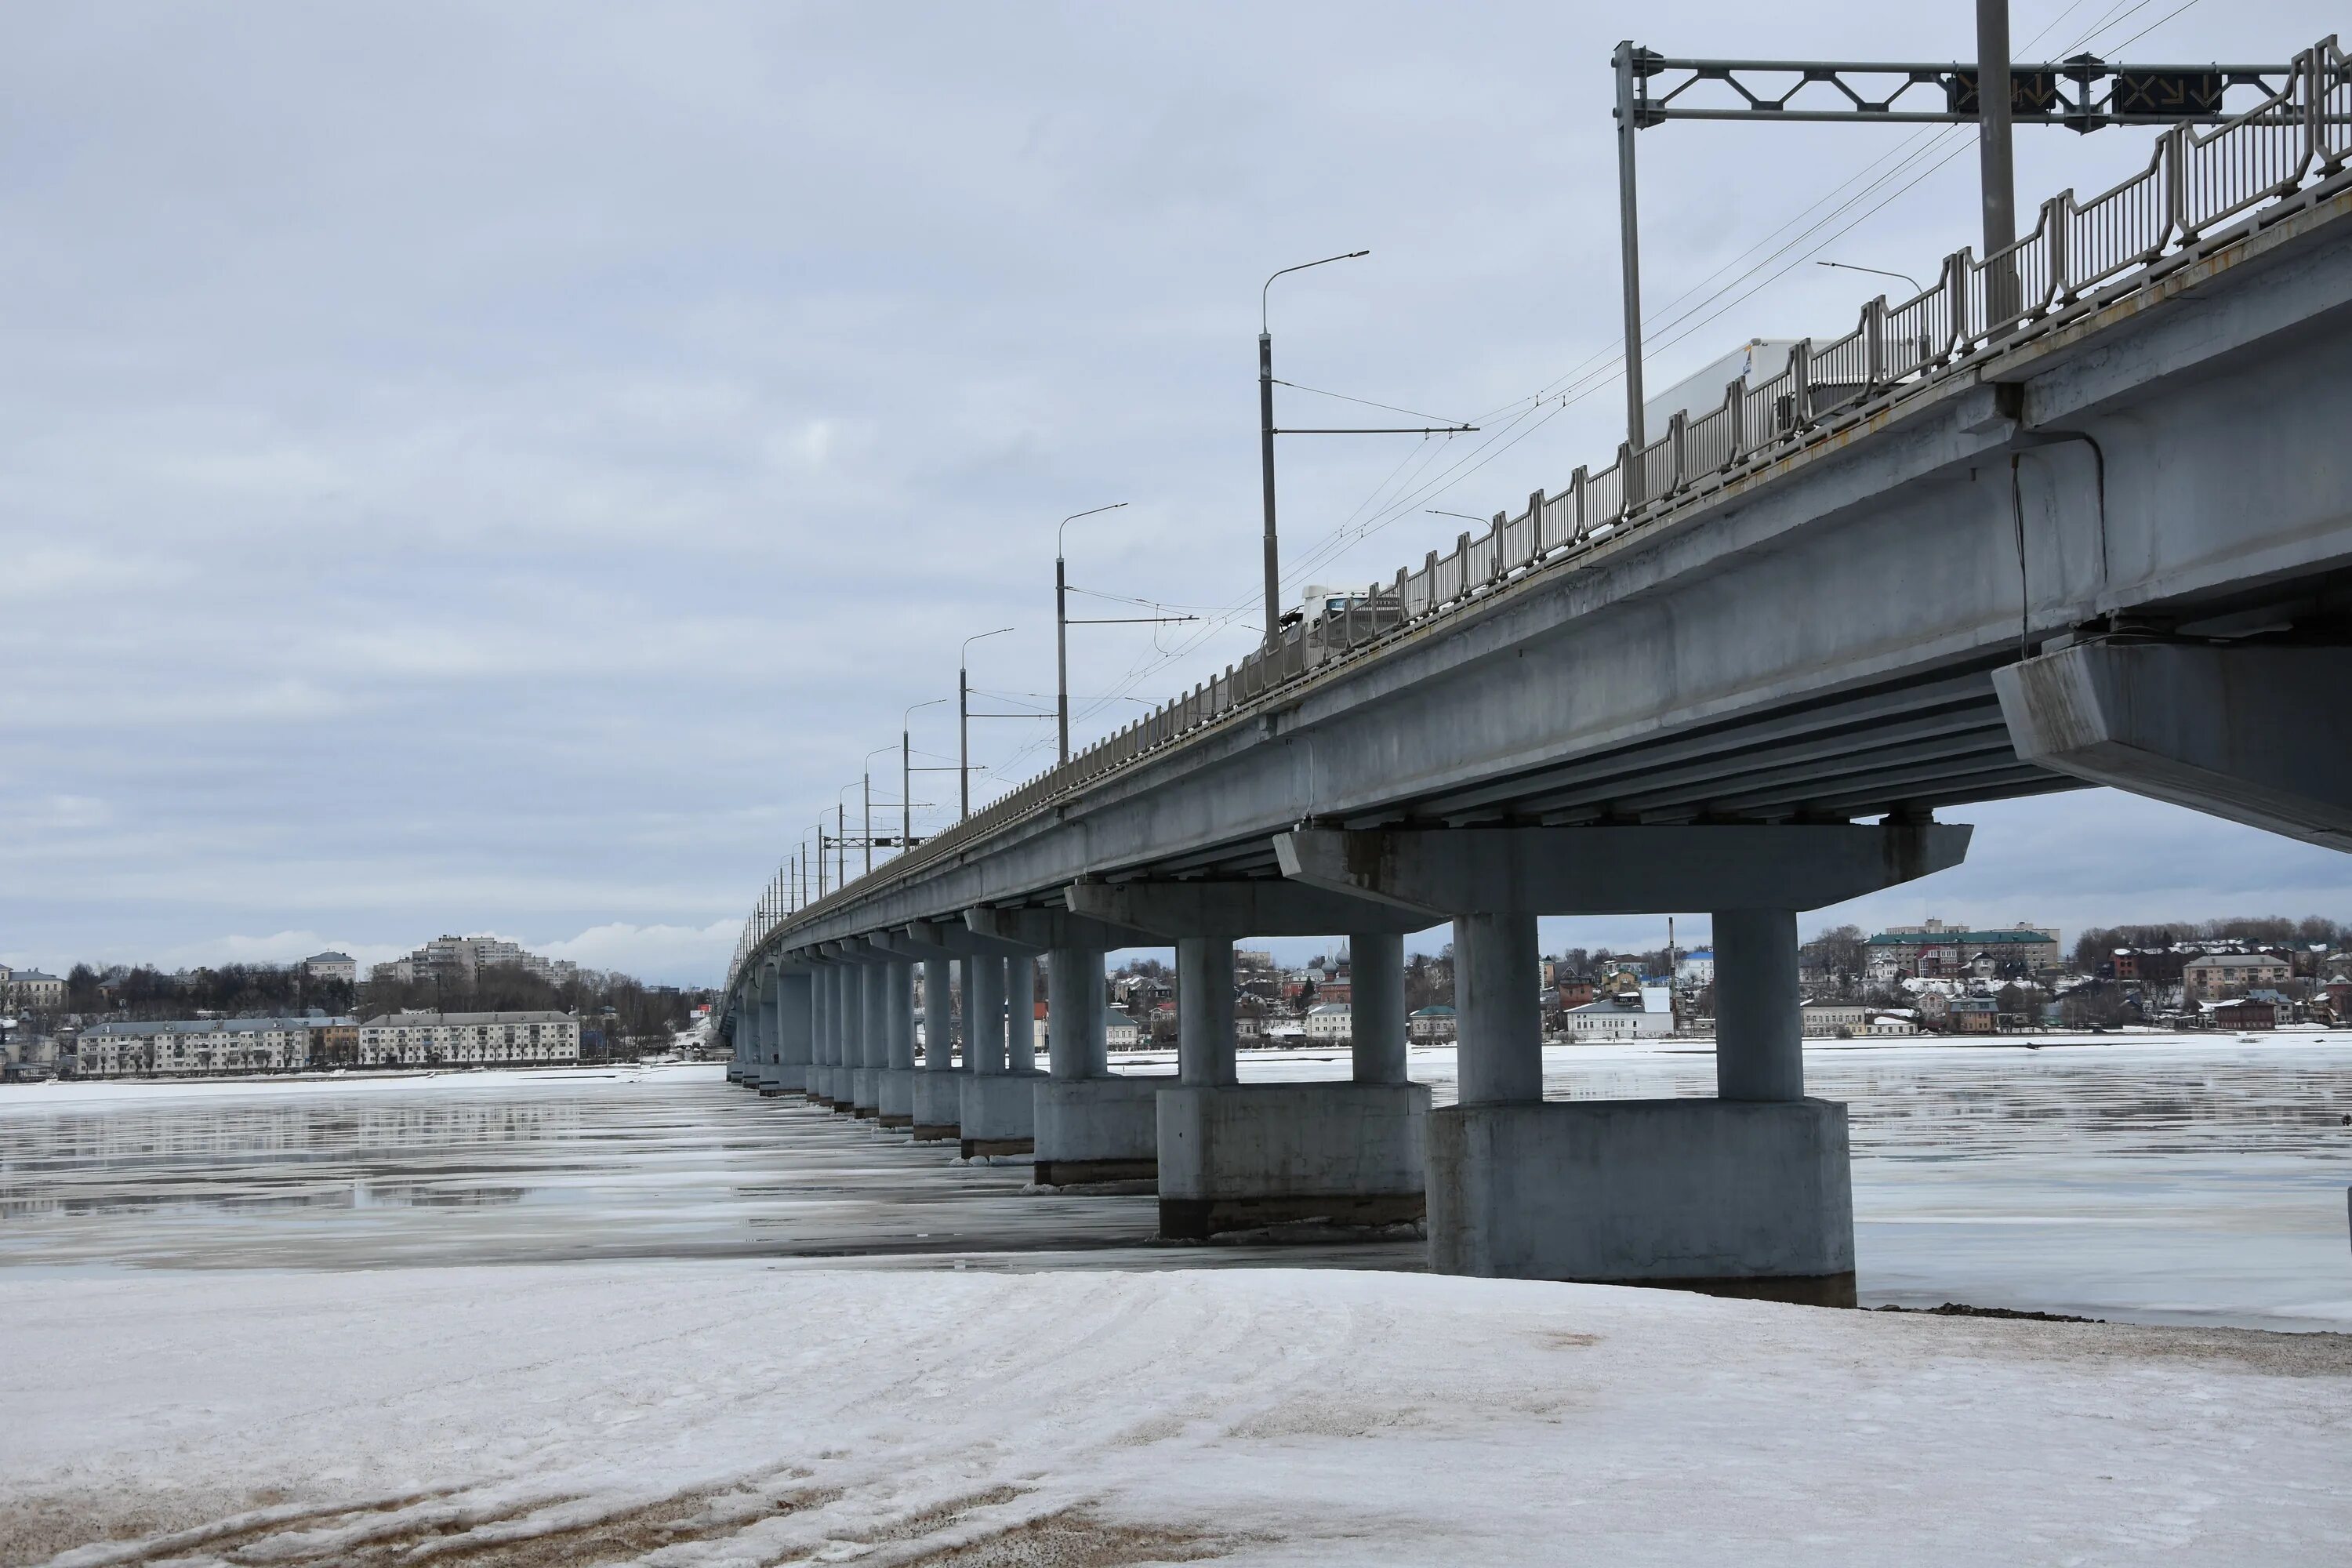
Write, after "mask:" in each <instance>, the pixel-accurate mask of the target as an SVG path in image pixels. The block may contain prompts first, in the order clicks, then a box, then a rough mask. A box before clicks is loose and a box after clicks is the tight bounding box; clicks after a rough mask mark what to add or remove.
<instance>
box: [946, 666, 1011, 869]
mask: <svg viewBox="0 0 2352 1568" xmlns="http://www.w3.org/2000/svg"><path fill="white" fill-rule="evenodd" d="M1012 629H1013V628H1012V627H1011V626H999V627H997V628H996V629H995V630H994V631H992V632H975V633H973V634H972V635H971V637H966V638H964V639H963V651H962V652H961V653H960V654H958V655H957V656H956V779H957V785H956V787H957V792H958V807H959V809H960V810H961V813H962V815H961V816H958V817H957V818H956V820H957V821H959V822H961V821H964V820H965V819H967V818H969V817H970V816H971V645H972V644H974V643H976V642H978V641H980V640H981V639H982V637H1003V635H1004V634H1005V633H1007V632H1009V631H1011V630H1012Z"/></svg>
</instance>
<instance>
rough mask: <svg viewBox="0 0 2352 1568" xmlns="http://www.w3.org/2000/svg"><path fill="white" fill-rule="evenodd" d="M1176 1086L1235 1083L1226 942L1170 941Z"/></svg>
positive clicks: (1229, 942)
mask: <svg viewBox="0 0 2352 1568" xmlns="http://www.w3.org/2000/svg"><path fill="white" fill-rule="evenodd" d="M1096 1016H1097V1018H1099V1017H1100V1016H1101V1015H1100V1014H1099V1013H1097V1015H1096ZM1176 1081H1177V1082H1178V1083H1180V1084H1181V1085H1183V1086H1184V1087H1185V1088H1187V1089H1219V1088H1223V1086H1225V1085H1227V1084H1232V1083H1238V1082H1239V1081H1241V1080H1240V1077H1239V1075H1238V1074H1237V1073H1236V1072H1235V1070H1234V943H1233V939H1232V938H1230V937H1222V936H1186V937H1178V938H1177V939H1176Z"/></svg>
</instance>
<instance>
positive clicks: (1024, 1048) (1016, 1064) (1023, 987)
mask: <svg viewBox="0 0 2352 1568" xmlns="http://www.w3.org/2000/svg"><path fill="white" fill-rule="evenodd" d="M1004 1046H1005V1054H1006V1056H1007V1057H1009V1058H1011V1060H1012V1063H1013V1071H1014V1072H1035V1071H1036V1070H1037V961H1036V960H1035V959H1034V958H1032V957H1030V956H1029V955H1028V954H1027V953H1025V952H1024V953H1023V954H1022V955H1021V956H1020V957H1018V958H1008V959H1006V960H1005V961H1004Z"/></svg>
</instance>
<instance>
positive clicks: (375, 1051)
mask: <svg viewBox="0 0 2352 1568" xmlns="http://www.w3.org/2000/svg"><path fill="white" fill-rule="evenodd" d="M579 1060H580V1020H579V1019H577V1018H575V1017H573V1016H572V1015H571V1014H569V1013H553V1012H541V1013H438V1012H431V1011H418V1012H403V1013H391V1014H385V1015H383V1016H379V1017H374V1018H369V1019H367V1020H365V1021H364V1022H362V1024H361V1025H360V1037H359V1065H360V1066H361V1067H442V1066H451V1067H458V1066H463V1067H476V1066H499V1067H559V1066H571V1065H572V1064H575V1063H577V1062H578V1061H579Z"/></svg>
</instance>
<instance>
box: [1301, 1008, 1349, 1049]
mask: <svg viewBox="0 0 2352 1568" xmlns="http://www.w3.org/2000/svg"><path fill="white" fill-rule="evenodd" d="M1355 1037H1356V1010H1355V1008H1354V1006H1352V1005H1350V1004H1349V1003H1346V1002H1321V1003H1318V1004H1317V1005H1314V1006H1312V1007H1309V1008H1308V1009H1307V1043H1308V1044H1310V1045H1318V1046H1321V1045H1333V1044H1336V1043H1339V1042H1340V1041H1345V1040H1353V1039H1354V1038H1355Z"/></svg>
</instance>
